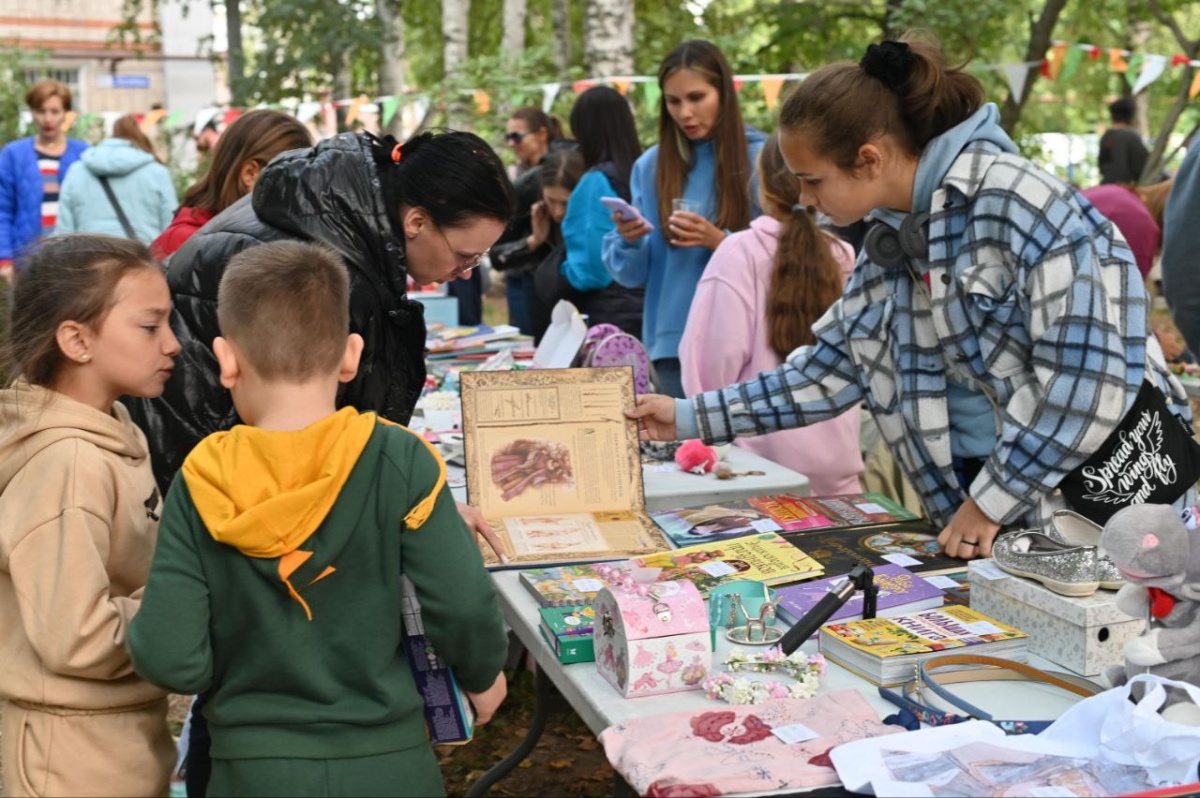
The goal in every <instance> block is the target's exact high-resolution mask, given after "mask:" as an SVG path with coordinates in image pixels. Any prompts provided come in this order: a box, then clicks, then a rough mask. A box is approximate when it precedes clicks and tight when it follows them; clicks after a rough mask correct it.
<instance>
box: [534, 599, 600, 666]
mask: <svg viewBox="0 0 1200 798" xmlns="http://www.w3.org/2000/svg"><path fill="white" fill-rule="evenodd" d="M538 612H539V613H541V616H542V622H541V624H539V625H538V628H539V629H540V630H541V633H542V637H543V638H545V640H546V644H547V645H549V646H550V648H552V649H554V653H555V654H557V655H558V661H559V662H561V663H563V664H564V665H569V664H570V663H572V662H595V661H596V651H595V648H594V647H593V645H592V626H593V623H594V621H595V618H596V611H595V610H594V609H593V608H592V607H542V608H541V609H540V610H538Z"/></svg>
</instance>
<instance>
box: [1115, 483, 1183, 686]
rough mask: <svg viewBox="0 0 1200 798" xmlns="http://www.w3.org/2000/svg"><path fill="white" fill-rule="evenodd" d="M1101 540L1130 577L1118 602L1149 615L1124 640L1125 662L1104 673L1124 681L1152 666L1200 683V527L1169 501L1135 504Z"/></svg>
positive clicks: (1129, 610)
mask: <svg viewBox="0 0 1200 798" xmlns="http://www.w3.org/2000/svg"><path fill="white" fill-rule="evenodd" d="M1100 546H1101V548H1103V549H1104V550H1105V552H1106V553H1107V554H1108V556H1109V557H1110V558H1112V561H1113V562H1114V563H1115V564H1116V566H1117V568H1118V569H1119V570H1120V571H1121V573H1122V575H1124V577H1125V578H1126V579H1127V580H1128V584H1126V585H1125V586H1124V587H1122V588H1121V590H1120V591H1119V592H1118V593H1117V606H1118V607H1119V608H1120V609H1121V610H1122V611H1123V612H1126V613H1128V614H1129V615H1132V616H1134V617H1135V618H1149V625H1148V626H1147V629H1146V631H1145V632H1143V633H1142V635H1141V636H1140V637H1136V638H1134V639H1133V640H1130V641H1129V642H1127V643H1126V644H1125V661H1126V664H1125V667H1124V668H1122V667H1121V666H1119V665H1117V666H1113V667H1111V668H1109V669H1108V670H1107V671H1106V672H1105V674H1104V675H1105V678H1106V679H1108V681H1109V683H1110V684H1113V685H1119V684H1124V683H1125V681H1126V680H1127V678H1128V677H1129V676H1133V675H1135V674H1138V673H1146V672H1149V673H1154V674H1157V675H1159V676H1163V677H1165V678H1168V679H1174V680H1177V681H1183V682H1191V683H1192V684H1200V531H1197V532H1192V531H1189V530H1188V528H1187V527H1186V526H1184V523H1183V521H1182V520H1181V519H1180V517H1179V511H1178V510H1176V509H1174V508H1173V507H1171V506H1169V505H1164V504H1136V505H1133V506H1131V507H1126V508H1123V509H1121V510H1119V511H1117V512H1116V513H1115V514H1114V515H1113V516H1112V518H1110V519H1109V520H1108V523H1107V524H1105V525H1104V532H1103V534H1102V535H1101V536H1100Z"/></svg>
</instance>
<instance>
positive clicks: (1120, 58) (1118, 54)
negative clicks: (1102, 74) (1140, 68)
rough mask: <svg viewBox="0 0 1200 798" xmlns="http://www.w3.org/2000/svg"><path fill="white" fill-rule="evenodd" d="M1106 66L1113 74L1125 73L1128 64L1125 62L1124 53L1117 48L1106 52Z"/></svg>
mask: <svg viewBox="0 0 1200 798" xmlns="http://www.w3.org/2000/svg"><path fill="white" fill-rule="evenodd" d="M1108 66H1109V67H1110V68H1111V69H1112V71H1113V72H1126V71H1128V69H1129V64H1128V63H1127V62H1126V61H1125V51H1124V50H1122V49H1121V48H1119V47H1114V48H1112V49H1111V50H1109V51H1108Z"/></svg>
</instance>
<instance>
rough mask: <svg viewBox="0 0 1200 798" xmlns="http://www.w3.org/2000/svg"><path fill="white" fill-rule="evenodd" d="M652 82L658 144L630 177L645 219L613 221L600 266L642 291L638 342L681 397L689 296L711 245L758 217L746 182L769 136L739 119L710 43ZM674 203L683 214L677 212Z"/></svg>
mask: <svg viewBox="0 0 1200 798" xmlns="http://www.w3.org/2000/svg"><path fill="white" fill-rule="evenodd" d="M658 85H659V88H660V89H661V90H662V100H661V102H660V105H659V123H658V130H659V135H658V144H657V145H655V146H653V147H651V148H650V149H648V150H646V152H645V153H644V154H643V155H642V157H641V158H638V160H637V163H635V164H634V166H633V175H632V177H631V179H630V188H631V191H632V194H633V205H634V206H636V207H637V208H638V209H639V210H640V211H641V212H642V215H643V216H644V217H645V219H644V220H642V219H639V220H633V221H629V222H622V221H620V219H619V218H617V217H616V216H615V215H614V217H613V221H615V222H616V223H617V229H616V230H614V231H612V232H610V233H608V234H607V235H606V236H605V238H604V263H605V265H606V266H607V267H608V270H609V271H610V272H612V275H613V277H614V278H615V279H616V281H617V282H618V283H620V284H621V285H624V286H629V287H630V288H636V287H638V286H645V287H646V304H645V315H644V317H643V324H642V331H643V334H642V342H643V343H645V345H646V348H647V350H649V352H650V357H651V359H652V360H653V361H654V368H655V370H656V371H657V372H658V379H659V387H660V389H661V390H662V392H663V393H665V394H667V395H669V396H675V397H682V396H683V382H682V378H681V376H680V368H679V339H680V338H681V337H682V336H683V328H684V327H685V326H686V325H687V317H688V310H689V309H690V308H691V305H692V296H693V295H694V294H695V293H696V284H697V283H699V282H700V277H701V275H703V274H704V267H705V266H706V265H707V264H708V259H709V258H710V257H712V253H713V250H714V249H716V248H717V245H718V244H720V243H721V242H722V241H723V240H724V239H725V236H726V235H728V234H729V233H731V232H736V231H738V230H744V229H745V228H746V227H747V226H748V225H749V224H750V220H751V219H753V218H754V217H756V216H758V214H759V209H758V207H757V204H756V202H755V200H754V198H753V196H752V195H751V186H752V185H753V184H754V183H755V182H756V181H755V176H754V164H755V163H757V162H758V151H759V150H760V149H762V145H763V142H764V141H765V140H766V137H765V136H764V135H763V134H761V133H759V132H758V131H756V130H753V129H750V128H747V127H746V126H745V125H744V124H743V123H742V111H741V108H740V107H739V105H738V100H737V91H736V90H735V89H734V86H733V72H732V70H730V68H729V64H728V63H727V62H726V61H725V57H724V56H723V55H721V51H720V50H718V49H717V48H716V47H715V46H714V45H712V44H710V43H709V42H704V41H689V42H684V43H683V44H681V45H679V46H678V47H676V48H675V49H674V50H672V51H671V52H670V53H668V54H667V57H666V58H665V59H663V62H662V66H661V67H660V68H659V70H658ZM675 200H683V201H686V202H687V203H690V204H689V206H688V209H687V210H678V211H677V210H675V209H674V207H673V206H674V205H675V204H676V203H675Z"/></svg>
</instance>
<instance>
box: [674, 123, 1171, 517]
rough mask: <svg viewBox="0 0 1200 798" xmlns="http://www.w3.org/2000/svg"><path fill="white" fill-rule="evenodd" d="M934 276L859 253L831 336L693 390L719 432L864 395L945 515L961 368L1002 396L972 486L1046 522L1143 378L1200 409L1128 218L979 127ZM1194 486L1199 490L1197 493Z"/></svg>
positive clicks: (705, 431) (709, 436)
mask: <svg viewBox="0 0 1200 798" xmlns="http://www.w3.org/2000/svg"><path fill="white" fill-rule="evenodd" d="M930 210H931V213H932V218H931V220H930V227H929V246H930V257H929V263H928V266H929V269H928V273H929V276H930V284H929V286H928V287H926V286H925V285H924V284H923V283H922V281H920V280H916V279H914V276H913V273H912V272H911V271H910V270H908V269H907V268H905V267H904V266H900V267H895V268H885V267H882V266H879V265H877V264H875V263H873V262H871V261H870V260H868V259H867V258H866V257H865V255H860V257H859V262H858V264H857V265H856V267H855V271H854V274H853V275H852V276H851V278H850V281H849V283H848V284H847V286H846V291H845V294H844V295H843V297H842V299H841V300H839V301H838V302H837V303H836V304H835V305H834V306H833V307H832V308H831V309H830V310H829V312H827V313H826V314H825V316H823V317H822V318H821V319H820V320H819V321H818V322H817V323H816V324H815V325H814V328H813V329H814V332H815V334H816V337H817V343H816V344H814V345H812V346H808V347H802V348H800V349H798V350H796V351H795V352H793V353H792V354H791V356H790V357H789V358H788V360H787V362H785V363H784V364H783V365H782V366H781V367H780V368H779V369H777V370H775V371H771V372H766V373H764V374H762V375H760V376H759V377H758V378H756V379H754V380H751V381H749V382H746V383H743V384H740V385H735V386H732V387H730V388H727V389H725V390H724V391H720V392H710V393H705V394H702V395H700V396H697V397H696V398H695V399H694V400H693V401H694V407H695V410H696V416H697V422H698V424H699V427H700V432H701V436H702V437H703V438H704V439H705V440H706V441H709V442H715V441H727V440H730V439H732V438H733V437H734V436H746V435H761V434H763V433H767V432H771V431H774V430H777V429H786V428H790V427H795V426H800V425H805V424H812V423H814V422H817V421H822V420H824V419H827V418H831V417H833V416H836V415H838V414H839V413H841V412H843V411H845V410H846V409H848V408H850V407H851V406H852V405H853V404H854V403H855V402H858V401H865V402H866V403H867V405H868V407H869V408H870V410H871V412H872V414H873V415H874V416H875V420H876V421H877V422H878V424H879V427H880V430H881V432H882V434H883V436H884V437H885V439H886V440H887V442H888V445H889V447H890V448H891V450H892V451H893V452H894V453H895V454H896V456H897V459H898V461H899V462H900V464H901V465H902V467H903V468H904V470H905V472H906V474H907V476H908V478H909V480H910V481H911V482H912V483H913V486H914V487H915V488H916V490H917V491H918V493H919V494H920V495H921V500H922V504H923V505H924V508H925V510H926V512H927V513H928V514H929V515H930V517H931V518H932V519H933V520H934V521H935V522H937V523H940V524H946V523H948V522H949V521H950V519H951V518H952V517H953V515H954V512H955V511H956V510H957V509H958V507H959V505H960V504H961V503H962V502H963V501H964V499H965V498H966V495H967V492H966V487H967V486H964V485H961V484H960V483H959V481H958V478H957V477H956V476H955V475H954V469H953V467H952V456H951V451H950V435H949V422H948V414H947V405H946V399H945V395H946V385H947V371H953V372H955V373H957V374H960V375H962V376H965V377H967V378H968V379H970V380H972V381H975V383H976V384H978V385H979V387H981V388H982V389H983V390H984V392H985V393H986V394H987V395H988V396H989V397H990V398H991V399H992V402H993V404H994V407H995V408H996V414H997V423H998V427H999V441H998V444H997V446H996V448H995V450H994V451H993V452H992V454H991V456H990V457H989V458H988V460H987V462H986V464H985V467H984V469H983V471H982V472H981V473H980V474H979V476H978V477H976V478H975V480H974V482H972V484H971V485H970V486H969V488H970V496H971V497H973V498H974V499H975V501H976V502H977V503H978V504H979V506H980V508H981V509H982V510H983V512H984V513H985V514H986V515H987V516H988V517H990V518H992V519H993V520H995V521H997V522H998V523H1000V524H1004V525H1008V524H1014V523H1017V522H1021V523H1025V524H1030V525H1035V524H1040V523H1041V522H1042V519H1048V517H1049V513H1050V512H1051V511H1052V510H1053V509H1055V508H1057V507H1062V506H1063V501H1062V499H1061V497H1060V496H1057V495H1055V494H1054V489H1055V487H1056V486H1057V485H1058V483H1059V482H1060V481H1061V480H1062V478H1063V476H1064V475H1066V474H1067V473H1068V472H1069V471H1071V470H1072V469H1074V468H1075V467H1076V466H1078V465H1079V464H1081V463H1082V462H1083V461H1084V460H1085V459H1086V458H1087V457H1088V455H1090V454H1091V453H1092V452H1094V451H1095V450H1096V449H1097V448H1098V447H1099V446H1100V444H1101V443H1102V442H1103V441H1104V439H1105V438H1106V437H1107V436H1108V434H1109V433H1110V432H1111V431H1112V430H1113V428H1114V427H1115V426H1116V424H1117V422H1118V421H1120V419H1121V418H1122V417H1123V416H1124V414H1125V412H1126V410H1127V409H1128V408H1129V407H1130V406H1131V405H1132V403H1133V400H1134V398H1135V397H1136V395H1137V392H1138V390H1139V388H1140V387H1141V384H1142V381H1143V379H1146V378H1148V379H1150V380H1151V381H1152V382H1154V383H1155V384H1156V385H1158V387H1160V388H1161V389H1162V390H1163V391H1164V393H1165V394H1166V395H1167V400H1168V403H1169V407H1170V410H1171V411H1172V412H1173V413H1175V414H1176V415H1178V416H1180V417H1181V418H1184V419H1185V420H1188V421H1190V411H1189V409H1188V405H1187V401H1186V397H1185V394H1184V392H1183V388H1182V387H1181V386H1180V385H1179V383H1178V382H1177V381H1176V380H1175V379H1174V378H1173V377H1171V376H1170V375H1169V374H1168V372H1167V370H1166V367H1165V366H1164V365H1163V360H1162V353H1161V351H1160V350H1159V348H1158V345H1157V343H1156V342H1155V341H1154V339H1153V338H1152V337H1151V338H1150V339H1149V340H1147V334H1148V328H1147V310H1148V300H1147V297H1146V293H1145V289H1144V287H1143V285H1142V281H1141V277H1140V275H1139V274H1138V271H1137V269H1136V268H1135V266H1134V264H1133V256H1132V254H1131V253H1130V251H1129V248H1128V247H1127V246H1126V244H1125V241H1124V239H1123V238H1121V235H1120V233H1119V232H1118V231H1117V229H1116V228H1115V227H1114V226H1113V225H1112V223H1110V222H1109V221H1108V220H1107V219H1105V218H1104V217H1103V216H1101V215H1100V214H1099V213H1098V212H1096V210H1095V209H1094V208H1092V207H1091V205H1090V204H1089V203H1086V202H1080V201H1079V199H1078V197H1077V195H1076V194H1075V192H1074V191H1073V190H1072V189H1071V188H1070V187H1068V186H1066V185H1065V184H1063V183H1062V182H1060V181H1059V180H1057V179H1056V178H1054V177H1053V176H1051V175H1050V174H1048V173H1046V172H1044V171H1042V170H1040V169H1038V168H1036V167H1034V166H1033V165H1032V164H1030V163H1029V162H1028V161H1026V160H1024V159H1022V158H1019V157H1017V156H1014V155H1009V154H1004V153H1001V152H1000V150H999V148H997V147H996V146H995V145H992V144H976V145H971V146H969V147H968V148H967V149H965V150H964V151H963V153H962V154H961V155H959V156H958V158H957V159H956V160H955V162H954V165H953V166H952V167H951V169H950V171H949V173H948V174H947V175H946V178H945V180H944V181H943V182H942V185H941V187H940V188H939V189H938V190H937V191H935V192H934V194H933V199H932V203H931V208H930ZM1185 498H1187V497H1185Z"/></svg>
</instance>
